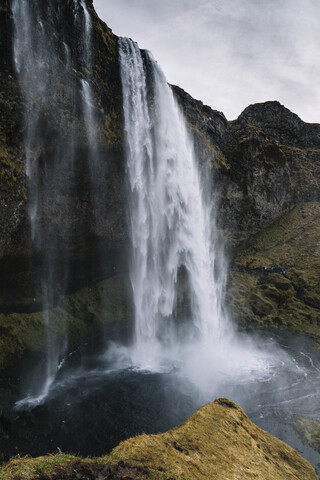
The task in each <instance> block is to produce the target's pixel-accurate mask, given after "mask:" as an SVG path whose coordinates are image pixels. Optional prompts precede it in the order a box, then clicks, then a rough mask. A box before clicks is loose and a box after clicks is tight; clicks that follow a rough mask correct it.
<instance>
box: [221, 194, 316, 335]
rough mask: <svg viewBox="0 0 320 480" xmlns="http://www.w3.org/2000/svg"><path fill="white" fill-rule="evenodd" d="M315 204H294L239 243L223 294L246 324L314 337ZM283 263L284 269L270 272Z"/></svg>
mask: <svg viewBox="0 0 320 480" xmlns="http://www.w3.org/2000/svg"><path fill="white" fill-rule="evenodd" d="M319 236H320V204H319V203H317V202H309V203H303V204H298V205H297V206H295V207H294V208H293V209H291V210H290V211H288V212H287V213H285V214H283V215H282V216H281V217H280V218H278V219H277V220H276V221H275V222H273V223H272V224H270V225H269V226H268V227H265V228H264V229H262V230H261V231H260V232H259V233H257V234H255V235H253V236H251V237H249V238H248V239H247V240H245V241H244V242H242V243H240V244H239V246H238V247H237V248H236V250H235V257H234V261H233V269H232V270H231V272H230V290H229V300H230V301H231V303H232V308H233V309H234V312H235V316H236V318H238V319H239V321H240V324H241V325H242V326H246V327H258V328H261V327H262V328H281V329H290V330H293V331H296V332H299V333H305V334H309V335H312V336H314V337H315V338H317V339H318V340H319V339H320V296H319V284H320V244H319ZM272 267H278V268H284V270H285V275H282V274H281V273H276V272H272V270H271V268H272Z"/></svg>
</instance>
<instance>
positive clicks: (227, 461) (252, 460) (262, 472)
mask: <svg viewBox="0 0 320 480" xmlns="http://www.w3.org/2000/svg"><path fill="white" fill-rule="evenodd" d="M88 478H90V479H91V480H95V479H96V480H97V479H99V480H105V479H107V478H112V479H127V480H129V479H145V480H146V479H150V480H151V479H153V480H173V479H177V480H178V479H181V480H182V479H183V480H191V479H192V480H196V479H199V480H207V479H219V480H238V479H240V478H241V480H247V479H248V480H249V479H255V480H302V479H303V480H316V479H317V476H316V473H315V471H314V469H313V468H312V466H311V465H310V464H309V463H308V462H307V461H306V460H304V459H303V458H302V457H300V455H299V454H298V453H297V452H296V451H295V450H294V449H292V448H291V447H289V446H288V445H286V444H285V443H283V442H281V441H280V440H278V439H277V438H275V437H273V436H272V435H270V434H269V433H267V432H265V431H263V430H261V429H260V428H258V427H257V426H256V425H254V424H253V423H252V422H251V421H250V420H249V419H248V417H247V416H246V414H245V413H244V411H243V410H242V409H241V408H240V407H238V406H237V405H236V404H235V403H233V402H231V401H230V400H228V399H218V400H216V401H215V402H213V403H208V404H207V405H205V406H204V407H202V408H201V409H200V410H198V411H197V412H196V413H195V414H194V415H192V416H191V417H190V418H189V419H188V420H186V421H185V422H184V423H183V424H182V425H180V426H178V427H176V428H174V429H173V430H170V431H168V432H166V433H163V434H159V435H139V436H137V437H135V438H131V439H129V440H126V441H125V442H122V443H121V444H120V445H119V446H118V447H116V448H115V449H114V450H113V451H112V452H111V454H110V455H107V456H105V457H101V458H99V459H95V460H93V459H91V460H90V459H86V460H80V459H76V458H75V457H72V456H67V455H62V454H60V455H56V456H48V457H41V458H37V459H30V458H16V459H14V460H12V461H11V462H10V463H8V464H7V465H4V466H3V467H2V468H1V469H0V480H18V479H21V480H31V479H32V480H35V479H42V480H45V479H55V480H58V479H59V480H64V479H79V480H81V479H83V480H84V479H88Z"/></svg>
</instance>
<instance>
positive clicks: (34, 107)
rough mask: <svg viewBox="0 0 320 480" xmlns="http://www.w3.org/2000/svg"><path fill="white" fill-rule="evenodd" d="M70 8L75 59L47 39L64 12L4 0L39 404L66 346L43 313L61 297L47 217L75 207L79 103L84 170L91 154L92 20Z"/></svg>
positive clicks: (78, 7)
mask: <svg viewBox="0 0 320 480" xmlns="http://www.w3.org/2000/svg"><path fill="white" fill-rule="evenodd" d="M73 9H74V12H73V17H72V22H73V23H72V22H71V24H70V29H74V30H75V31H77V32H79V31H81V30H82V32H83V35H82V36H81V38H80V43H81V45H82V47H81V48H80V49H79V50H80V57H79V53H77V49H76V48H75V46H74V45H71V44H70V45H69V44H68V39H67V37H65V38H63V39H62V38H61V37H60V36H58V35H56V33H55V31H56V30H58V28H59V25H60V24H61V23H62V22H61V20H62V19H61V18H60V17H61V16H63V15H65V12H66V10H64V9H63V8H60V7H58V6H56V5H55V4H54V2H51V1H48V2H45V3H43V2H40V1H39V0H35V1H34V2H27V1H24V0H12V12H13V18H14V26H15V30H14V61H15V66H16V70H17V73H18V77H19V82H20V85H21V91H22V94H23V96H24V99H25V103H26V109H25V125H26V130H25V136H24V146H25V156H26V175H27V178H28V187H29V188H28V211H29V219H30V226H31V237H32V242H33V245H34V247H35V248H36V249H37V250H38V252H39V253H40V255H41V257H42V263H43V268H42V270H43V271H42V278H41V282H40V283H41V291H40V292H35V294H34V297H36V301H37V302H39V297H40V299H41V303H42V310H43V312H44V313H43V320H44V325H45V329H46V344H47V355H46V362H45V366H44V369H43V372H42V373H41V375H40V377H41V378H38V379H37V381H36V385H35V386H32V388H31V390H32V392H33V393H32V394H36V395H39V396H40V397H42V396H43V395H44V394H45V393H46V392H47V391H48V389H49V388H50V385H51V383H52V382H53V380H54V378H55V376H56V373H57V371H58V366H59V363H60V362H61V359H62V357H63V355H64V353H65V351H66V348H67V344H68V341H67V331H66V325H65V321H64V319H61V320H59V325H54V324H53V323H52V316H51V314H50V311H49V309H50V307H52V305H54V304H55V303H56V302H57V300H58V299H59V298H60V297H61V296H63V294H64V293H65V291H66V285H67V282H68V264H69V262H68V254H67V253H66V252H67V250H68V244H69V239H70V235H71V233H70V231H69V228H70V227H69V224H68V222H67V221H66V222H64V223H63V224H62V225H63V226H57V227H55V217H56V216H57V215H59V212H58V210H59V204H61V202H63V203H64V208H65V211H67V212H72V209H73V208H75V205H74V204H72V203H70V202H72V196H69V197H68V191H69V189H70V188H71V186H72V183H73V175H74V157H75V141H74V135H75V129H76V126H75V122H76V119H77V118H79V105H81V104H82V116H83V125H84V127H83V128H84V131H85V132H86V136H87V145H88V147H87V150H88V154H87V157H88V167H89V170H90V169H91V164H92V160H93V154H94V152H95V151H96V150H97V149H96V145H95V143H96V134H95V128H96V127H95V122H94V118H93V104H94V94H93V91H92V89H91V87H90V84H89V81H88V79H87V78H85V75H86V74H87V73H88V72H90V71H91V70H92V60H91V44H92V21H91V17H90V12H89V11H88V8H87V6H86V2H85V0H73ZM44 20H45V22H44ZM64 20H65V19H64ZM70 38H71V37H70ZM61 59H62V60H64V63H63V62H62V61H61ZM75 65H77V68H78V69H79V67H80V68H82V70H83V72H84V74H83V75H84V77H83V78H82V79H81V88H80V89H79V87H78V83H77V80H75V79H74V73H73V71H72V69H73V68H74V66H75ZM88 76H89V73H88ZM81 90H82V92H81ZM66 92H67V95H68V96H69V97H68V99H69V100H68V101H69V108H70V109H71V110H70V117H69V123H67V124H66V125H67V128H66V127H65V125H62V124H61V125H60V124H58V123H57V121H56V118H55V117H56V108H57V105H58V104H59V102H60V101H61V100H60V99H61V98H63V97H64V95H65V94H66ZM77 109H78V110H77ZM50 142H51V145H50V148H48V144H49V143H50ZM90 171H91V170H90Z"/></svg>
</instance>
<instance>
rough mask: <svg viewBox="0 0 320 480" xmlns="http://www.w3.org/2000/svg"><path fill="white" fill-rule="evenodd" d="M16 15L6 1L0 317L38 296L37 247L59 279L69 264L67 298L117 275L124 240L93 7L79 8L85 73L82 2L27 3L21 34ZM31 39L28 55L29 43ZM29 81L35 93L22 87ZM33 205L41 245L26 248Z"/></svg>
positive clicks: (109, 69)
mask: <svg viewBox="0 0 320 480" xmlns="http://www.w3.org/2000/svg"><path fill="white" fill-rule="evenodd" d="M84 5H85V4H84ZM13 8H14V2H11V1H9V0H4V2H2V5H1V8H0V27H1V28H0V48H1V70H0V86H1V90H0V91H1V94H0V115H1V121H0V145H1V146H0V161H1V175H0V218H1V235H0V272H1V276H0V285H1V295H0V309H1V310H2V311H17V310H18V311H28V309H30V308H31V307H30V305H31V303H32V299H33V298H35V297H36V298H39V297H40V294H39V293H38V292H39V290H40V285H39V278H40V277H41V274H40V273H39V272H41V270H43V268H44V266H43V262H44V259H43V251H44V250H45V248H44V245H46V246H47V248H53V249H55V250H57V253H55V254H54V256H55V258H56V259H57V261H56V272H57V276H58V277H59V273H58V270H59V269H61V271H62V270H63V266H62V263H66V261H67V262H68V263H69V266H68V270H69V285H68V288H70V289H74V288H75V287H77V286H82V285H83V284H84V283H85V281H86V279H88V278H89V279H91V278H101V277H102V276H106V275H110V274H111V273H114V269H115V268H117V265H118V262H117V258H118V252H119V251H120V249H121V247H122V246H123V244H124V241H125V214H124V194H123V189H124V166H123V154H122V149H123V139H122V135H123V133H122V132H123V127H122V93H121V82H120V73H119V64H118V46H117V37H116V36H114V35H113V34H112V32H111V30H110V29H109V28H108V27H107V26H106V25H105V24H104V23H103V22H101V21H100V19H99V18H98V17H97V15H96V14H95V12H94V10H93V6H92V2H90V1H88V2H87V4H86V8H87V11H88V12H90V16H91V22H92V25H91V32H90V42H91V46H92V48H91V49H90V51H92V52H93V53H92V56H91V58H90V66H88V65H87V66H86V63H88V62H87V59H86V58H85V57H86V52H85V48H86V46H85V41H86V39H85V38H84V30H85V28H86V25H85V21H86V19H85V14H86V12H85V10H84V8H83V7H82V4H81V3H79V2H74V1H73V0H68V1H66V2H63V4H59V5H55V4H54V3H53V2H43V1H40V0H39V1H38V2H36V3H35V4H30V9H31V11H32V9H33V8H34V9H35V12H34V17H35V18H37V21H36V22H35V25H33V24H31V23H30V25H29V24H28V22H30V19H28V18H27V17H26V18H25V22H24V24H23V25H22V26H21V25H20V24H19V23H16V25H15V23H14V19H13V12H12V9H13ZM39 24H41V28H42V29H43V31H44V33H41V30H40V27H39ZM37 26H38V27H37ZM28 28H29V30H30V31H31V33H30V32H28ZM36 28H38V30H39V31H38V30H36ZM19 29H20V30H21V31H19ZM32 30H35V33H34V38H31V40H30V44H31V48H30V45H28V44H27V41H28V35H29V36H30V35H31V34H32ZM20 36H21V38H22V43H25V44H26V47H25V48H27V49H29V53H28V52H24V51H23V46H22V47H21V48H20V50H21V51H20V52H18V53H19V54H20V55H21V56H22V57H23V56H26V55H28V59H27V60H24V58H22V61H21V62H22V67H21V68H22V70H23V68H24V69H25V70H27V73H28V76H27V79H26V78H25V77H26V75H23V71H22V73H21V72H20V75H19V76H18V75H17V65H16V63H15V61H14V59H16V58H17V55H18V54H17V51H15V48H16V49H17V45H16V44H15V42H16V43H17V42H18V41H19V38H20ZM17 39H18V40H17ZM32 42H33V43H32ZM41 43H43V45H41ZM18 48H19V45H18ZM32 48H34V51H31V53H30V50H32ZM41 48H42V50H41ZM45 51H46V52H45ZM41 55H42V57H41ZM37 57H40V60H41V62H42V64H41V62H40V60H39V61H38V62H37ZM23 62H25V64H23ZM28 62H29V64H28ZM43 64H44V66H43ZM32 74H33V76H32ZM30 80H31V82H32V81H34V85H33V86H32V85H31V86H30V85H26V83H27V82H29V83H30ZM84 85H89V86H90V89H91V94H92V97H93V100H92V104H91V105H89V106H88V101H87V99H84V87H83V86H84ZM32 87H33V90H34V91H32ZM37 89H38V90H39V91H37ZM30 91H31V93H30ZM26 92H27V95H26ZM86 102H87V103H86ZM86 109H90V112H89V113H90V122H92V123H94V128H95V152H94V154H95V158H98V159H99V161H98V162H96V165H95V173H94V178H93V175H92V173H91V172H90V168H89V166H88V162H87V158H88V152H89V150H90V148H91V146H90V138H89V135H88V129H90V126H88V122H87V123H86V116H87V117H88V112H86ZM26 144H29V147H30V148H29V152H26V151H25V145H26ZM64 152H68V154H69V157H70V156H71V154H72V157H73V163H72V165H71V164H70V165H68V166H66V167H62V166H59V161H60V164H61V165H62V163H63V156H64V155H65V156H66V154H64ZM28 155H29V156H31V159H30V160H29V162H30V164H31V166H32V165H35V164H37V172H36V175H34V177H35V176H36V177H37V178H36V183H37V185H35V182H34V178H31V180H30V178H29V180H28V178H27V176H26V156H28ZM93 183H94V188H93V187H92V184H93ZM57 191H59V201H57V200H56V197H57V194H56V192H57ZM34 197H37V212H36V220H35V221H36V224H37V228H38V230H39V232H40V234H38V238H40V239H41V243H42V245H39V244H38V245H37V242H32V241H31V236H32V234H31V230H32V226H31V225H30V214H29V213H28V211H27V210H28V208H29V207H30V201H31V202H32V199H33V198H34ZM106 205H108V215H105V210H106ZM28 206H29V207H28ZM93 212H94V213H93ZM53 237H55V238H56V241H55V245H54V246H53V242H52V241H51V239H52V238H53ZM38 243H39V242H38ZM102 244H103V248H104V251H105V252H106V257H107V258H106V261H105V265H107V267H106V271H104V272H101V268H100V260H101V258H100V254H97V253H96V252H97V250H98V249H99V248H100V246H101V245H102ZM100 249H101V248H100ZM60 259H61V265H59V261H60ZM66 259H67V260H66ZM79 265H82V266H81V267H79ZM61 275H62V274H61ZM37 279H38V280H37ZM38 307H39V305H38Z"/></svg>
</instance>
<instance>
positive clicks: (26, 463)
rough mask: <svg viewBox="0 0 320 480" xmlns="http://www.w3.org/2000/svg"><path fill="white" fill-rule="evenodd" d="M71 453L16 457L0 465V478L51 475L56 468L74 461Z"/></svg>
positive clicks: (10, 479) (14, 478) (25, 478)
mask: <svg viewBox="0 0 320 480" xmlns="http://www.w3.org/2000/svg"><path fill="white" fill-rule="evenodd" d="M75 460H76V457H74V456H72V455H64V454H58V455H48V456H45V457H38V458H30V457H19V456H18V457H16V458H14V459H12V460H11V461H10V462H9V463H8V464H6V465H4V466H2V467H0V480H18V479H19V480H20V479H21V480H31V479H36V478H40V477H41V476H43V475H51V474H52V472H54V471H55V470H56V469H57V468H61V467H64V466H66V465H68V464H69V463H71V462H74V461H75Z"/></svg>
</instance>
